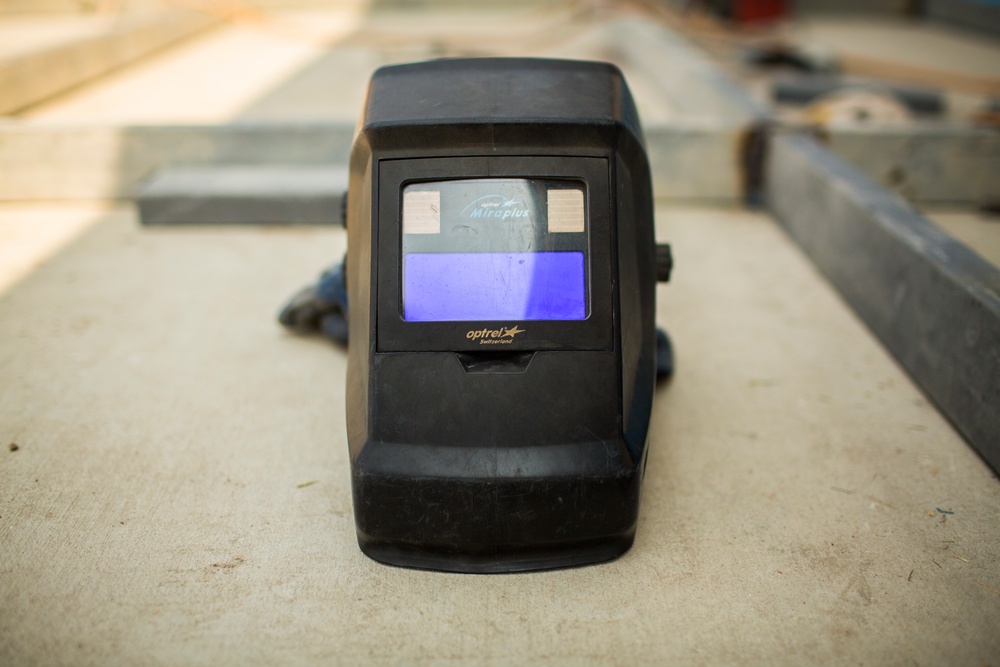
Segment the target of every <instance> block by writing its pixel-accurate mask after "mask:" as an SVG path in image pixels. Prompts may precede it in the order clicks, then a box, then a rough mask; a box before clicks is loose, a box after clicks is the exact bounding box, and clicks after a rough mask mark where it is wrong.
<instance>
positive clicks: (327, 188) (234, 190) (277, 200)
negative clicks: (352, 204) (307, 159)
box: [136, 165, 347, 225]
mask: <svg viewBox="0 0 1000 667" xmlns="http://www.w3.org/2000/svg"><path fill="white" fill-rule="evenodd" d="M346 194H347V167H316V166H313V167H303V166H285V167H273V166H271V167H267V166H265V167H260V166H257V167H248V166H241V165H212V166H186V167H184V166H180V167H169V168H166V169H161V170H160V171H158V172H157V173H156V175H154V176H153V177H152V178H151V179H150V180H149V181H147V182H146V183H145V184H144V185H143V186H142V188H141V189H140V191H139V195H138V197H137V198H136V204H137V205H138V207H139V218H140V220H141V222H142V224H144V225H185V224H198V223H208V224H286V225H293V224H314V225H344V222H345V221H344V199H345V196H346Z"/></svg>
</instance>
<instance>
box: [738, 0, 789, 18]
mask: <svg viewBox="0 0 1000 667" xmlns="http://www.w3.org/2000/svg"><path fill="white" fill-rule="evenodd" d="M732 12H733V13H732V16H733V20H734V21H735V22H736V23H764V22H768V21H778V20H781V19H783V18H785V16H787V15H788V2H787V0H732Z"/></svg>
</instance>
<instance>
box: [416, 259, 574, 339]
mask: <svg viewBox="0 0 1000 667" xmlns="http://www.w3.org/2000/svg"><path fill="white" fill-rule="evenodd" d="M403 310H404V313H403V317H404V319H405V320H406V321H408V322H441V321H472V320H583V319H586V317H587V296H586V284H585V276H584V257H583V253H582V252H517V253H483V252H477V253H414V254H408V255H406V259H405V266H404V275H403Z"/></svg>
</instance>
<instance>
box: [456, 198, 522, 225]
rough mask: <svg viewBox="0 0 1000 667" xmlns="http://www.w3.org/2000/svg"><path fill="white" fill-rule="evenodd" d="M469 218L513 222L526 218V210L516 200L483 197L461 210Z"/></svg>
mask: <svg viewBox="0 0 1000 667" xmlns="http://www.w3.org/2000/svg"><path fill="white" fill-rule="evenodd" d="M462 213H464V214H465V215H467V216H468V217H469V218H493V219H495V220H513V219H515V218H527V217H528V209H527V208H525V206H524V204H522V203H521V202H520V201H518V200H517V199H514V198H513V197H510V198H507V197H504V196H503V195H499V194H493V195H483V196H482V197H479V198H478V199H474V200H473V201H471V202H470V203H469V204H468V206H466V207H465V208H463V209H462Z"/></svg>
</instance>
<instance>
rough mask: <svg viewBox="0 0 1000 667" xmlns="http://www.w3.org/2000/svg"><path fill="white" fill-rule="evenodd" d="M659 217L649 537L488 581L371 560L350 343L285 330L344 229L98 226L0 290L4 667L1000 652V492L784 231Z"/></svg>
mask: <svg viewBox="0 0 1000 667" xmlns="http://www.w3.org/2000/svg"><path fill="white" fill-rule="evenodd" d="M13 218H17V215H16V214H15V215H13ZM4 219H5V218H4V216H0V224H4V223H3V220H4ZM7 219H11V218H10V217H8V218H7ZM657 225H658V237H659V239H661V240H667V239H669V240H671V241H672V242H673V243H674V249H675V254H676V257H677V259H678V264H677V270H676V272H675V281H674V282H673V283H671V284H670V285H669V286H663V287H660V288H659V290H660V291H659V295H658V296H659V301H658V302H659V308H660V318H659V319H660V321H661V322H662V323H663V324H665V325H666V326H667V328H668V329H669V331H670V332H671V334H672V335H673V337H674V342H675V346H676V349H677V353H678V367H677V375H676V376H675V378H674V379H673V381H672V382H671V383H670V384H669V385H667V386H666V387H662V388H661V389H660V391H659V392H658V394H657V397H656V399H655V400H656V403H655V408H654V410H655V414H654V421H653V425H652V440H651V443H650V447H651V454H650V463H649V468H648V472H647V480H646V487H645V493H644V498H643V506H642V514H641V519H640V524H639V530H638V539H637V542H636V544H635V546H634V547H633V549H632V550H631V551H630V552H629V553H628V554H626V555H625V556H624V557H623V558H622V559H620V560H618V561H616V562H613V563H610V564H606V565H601V566H594V567H587V568H581V569H576V570H566V571H557V572H548V573H541V574H527V575H510V576H498V577H482V576H462V575H443V574H433V573H426V572H417V571H408V570H400V569H393V568H388V567H385V566H381V565H378V564H376V563H374V562H372V561H370V560H367V559H366V558H365V557H364V556H362V555H361V553H360V552H359V551H358V549H357V546H356V544H355V541H354V527H353V519H352V511H351V505H350V488H349V474H348V460H347V446H346V443H345V441H344V430H345V416H344V414H343V410H344V408H343V405H344V371H345V362H346V359H345V355H344V353H343V352H342V351H340V350H338V349H337V348H335V347H333V346H331V345H329V344H328V343H326V342H324V341H321V340H312V339H300V338H296V337H294V336H289V335H287V334H285V333H284V332H283V331H281V330H280V328H279V327H278V326H277V325H276V324H275V322H274V314H275V310H276V309H277V307H278V305H279V304H280V303H281V302H282V300H283V299H284V298H285V297H287V296H288V295H289V294H290V293H291V292H292V291H294V290H295V289H296V288H297V287H299V286H300V285H301V284H303V283H304V282H306V281H308V280H310V279H312V278H313V277H315V274H316V273H317V271H318V270H319V269H321V268H322V267H324V266H325V265H327V264H328V263H330V262H331V261H333V260H335V259H336V258H338V257H340V255H341V253H342V252H343V247H344V240H345V234H344V232H343V230H339V231H338V230H332V229H318V228H281V229H277V228H270V229H269V228H254V229H247V228H231V227H230V228H218V227H216V228H212V227H199V228H190V227H189V228H158V229H148V228H147V229H142V228H140V227H139V226H138V224H137V221H136V219H135V216H134V214H133V213H132V212H130V211H129V210H127V209H116V210H115V211H113V212H112V213H110V214H108V215H105V216H103V217H100V218H99V219H97V220H96V221H95V222H94V223H93V224H92V225H91V226H90V227H88V228H87V229H86V230H85V231H83V233H82V234H81V235H80V236H78V237H77V238H76V240H75V241H74V242H73V243H71V244H70V245H69V246H66V247H65V248H64V249H63V250H62V251H61V252H59V253H58V254H57V255H55V256H54V257H51V258H50V259H48V260H47V261H45V262H44V263H43V264H42V265H41V266H39V267H37V268H36V269H35V270H34V271H33V272H31V273H30V275H27V276H26V277H24V278H23V279H21V280H20V281H19V282H17V283H15V284H13V285H12V286H10V287H8V288H7V290H6V291H5V292H4V293H3V294H2V296H0V402H2V404H3V405H4V407H5V409H4V410H3V411H2V412H0V444H2V445H3V447H2V448H0V662H2V663H3V664H11V665H14V664H36V663H48V664H51V663H60V664H63V663H73V664H81V663H83V664H110V665H114V664H164V665H172V664H191V663H206V664H222V665H225V664H241V665H242V664H275V663H282V664H290V663H298V664H313V663H323V664H331V663H332V664H357V663H359V662H365V663H375V664H416V665H431V664H434V665H442V664H454V665H459V664H461V665H507V664H525V663H535V662H544V663H546V664H557V665H559V664H565V665H570V664H581V663H600V664H622V665H625V664H628V665H633V664H649V665H654V664H655V665H660V664H667V663H671V662H690V663H699V664H734V665H735V664H740V665H742V664H748V663H769V664H790V665H791V664H794V665H801V664H831V663H835V664H850V663H862V664H886V663H889V664H892V663H910V662H919V663H932V664H969V665H978V664H984V663H989V662H990V661H991V660H993V659H994V658H995V656H996V655H997V654H998V652H1000V637H998V635H997V634H996V632H995V629H996V627H998V625H1000V559H998V557H997V554H998V553H1000V534H998V532H997V530H996V526H997V525H998V521H1000V483H998V482H997V480H996V479H995V478H994V477H993V476H992V475H991V473H990V472H989V470H988V469H987V468H986V466H985V465H983V463H982V462H981V461H980V460H979V459H978V458H977V457H976V456H975V454H974V453H973V452H972V451H971V450H970V449H969V448H968V447H967V446H966V445H965V444H964V443H963V442H962V440H961V439H960V438H959V437H958V436H957V435H956V434H955V432H954V431H952V429H951V428H950V427H949V426H948V424H947V423H946V422H945V421H944V420H943V419H942V418H941V417H940V416H939V414H938V413H937V412H936V411H935V410H934V408H933V407H932V406H931V405H929V404H928V402H927V400H926V399H925V398H924V397H923V396H922V395H921V394H920V392H919V391H918V390H917V389H916V388H914V386H913V385H912V384H911V383H910V381H909V380H908V379H907V377H906V375H905V374H904V373H903V372H902V371H901V370H900V369H899V367H898V366H897V365H896V364H895V363H893V361H892V360H891V359H890V358H889V357H888V355H887V354H886V353H885V351H884V350H883V349H882V347H881V346H880V345H879V344H878V342H877V341H876V340H875V339H874V338H873V337H872V336H871V334H869V333H868V331H867V330H866V329H865V327H864V325H863V324H861V323H860V322H859V321H858V320H857V319H856V318H855V317H854V316H853V315H852V314H851V312H850V310H849V309H848V308H847V307H846V306H845V305H844V304H843V302H842V301H841V300H840V299H839V298H838V297H837V295H836V294H835V293H834V292H833V290H832V289H831V288H830V287H828V286H827V284H826V283H825V282H824V281H823V279H822V278H821V277H820V276H819V275H818V274H817V273H816V271H815V270H814V269H813V267H812V266H811V265H810V263H809V261H808V260H807V259H806V258H805V257H804V256H802V255H801V254H800V253H799V252H798V251H797V250H796V249H795V248H794V247H793V246H792V245H791V243H790V242H789V241H788V240H787V239H786V238H785V236H784V235H783V234H782V232H781V231H780V230H779V229H778V228H777V227H776V225H774V224H773V223H772V222H771V221H770V220H769V219H768V218H767V217H765V216H763V215H759V214H753V213H746V212H739V211H722V210H705V209H672V208H663V207H660V209H659V210H658V219H657ZM11 443H16V444H17V445H18V448H17V451H11V448H10V447H9V446H8V445H9V444H11Z"/></svg>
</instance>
